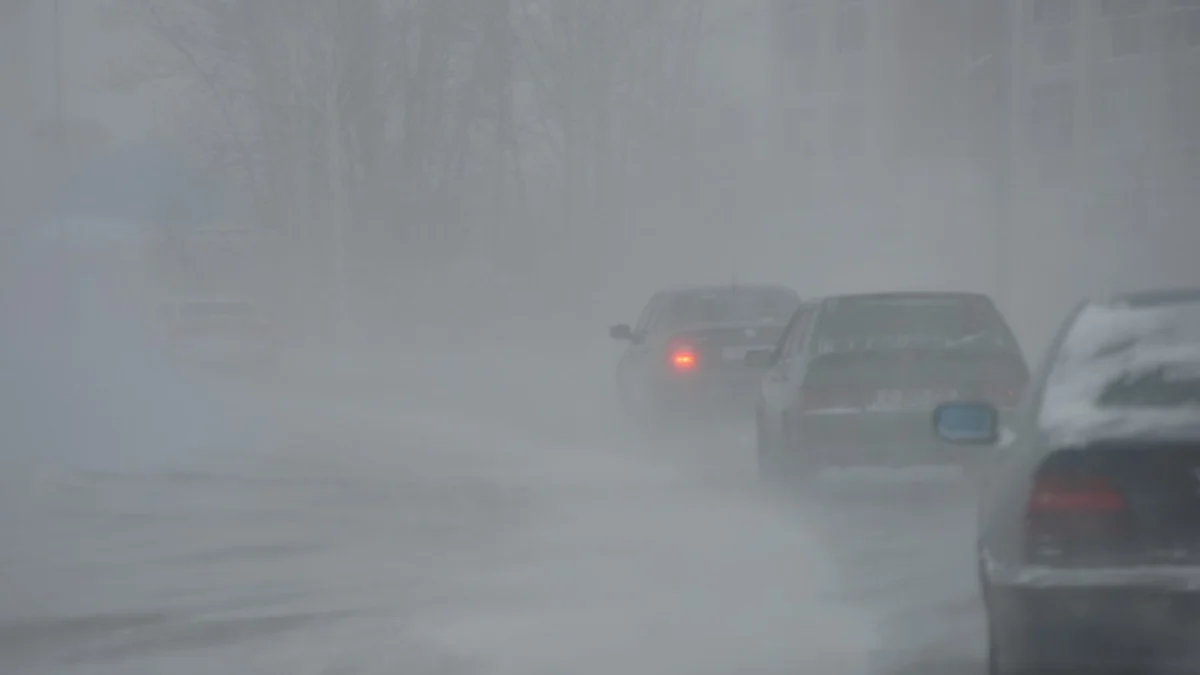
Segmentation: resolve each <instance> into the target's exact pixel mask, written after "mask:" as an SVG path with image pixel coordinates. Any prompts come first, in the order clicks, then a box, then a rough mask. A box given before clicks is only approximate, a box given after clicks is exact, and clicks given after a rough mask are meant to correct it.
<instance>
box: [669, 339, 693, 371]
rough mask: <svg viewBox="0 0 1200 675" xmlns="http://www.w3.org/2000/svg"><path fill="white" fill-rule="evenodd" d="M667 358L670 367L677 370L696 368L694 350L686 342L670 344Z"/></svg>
mask: <svg viewBox="0 0 1200 675" xmlns="http://www.w3.org/2000/svg"><path fill="white" fill-rule="evenodd" d="M668 360H669V362H670V364H671V368H673V369H674V370H676V371H678V372H688V371H692V370H695V369H696V365H697V363H698V359H697V358H696V350H695V349H693V348H692V346H691V345H688V344H682V343H681V344H675V345H672V347H671V350H670V356H669V357H668Z"/></svg>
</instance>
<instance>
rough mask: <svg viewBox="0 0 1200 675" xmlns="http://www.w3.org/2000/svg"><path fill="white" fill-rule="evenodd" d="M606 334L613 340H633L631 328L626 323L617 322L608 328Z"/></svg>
mask: <svg viewBox="0 0 1200 675" xmlns="http://www.w3.org/2000/svg"><path fill="white" fill-rule="evenodd" d="M608 336H609V337H610V338H612V339H614V340H625V341H627V342H633V329H632V328H630V327H629V324H627V323H622V324H618V325H616V326H613V327H612V328H609V329H608Z"/></svg>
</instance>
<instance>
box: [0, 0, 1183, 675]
mask: <svg viewBox="0 0 1200 675" xmlns="http://www.w3.org/2000/svg"><path fill="white" fill-rule="evenodd" d="M1027 4H1028V5H1029V7H1033V6H1035V5H1036V6H1038V7H1041V4H1042V3H1038V2H1034V3H1027ZM1053 4H1054V3H1053V0H1051V2H1048V3H1046V5H1047V6H1050V5H1053ZM1063 4H1064V6H1068V7H1070V8H1072V9H1071V10H1069V13H1068V15H1067V21H1066V23H1062V24H1061V25H1060V23H1059V22H1058V18H1059V15H1058V14H1056V13H1055V12H1054V10H1053V9H1045V8H1042V9H1037V10H1034V9H1027V10H1026V13H1024V14H1022V15H1021V17H1019V19H1017V20H1013V16H1012V15H1010V13H1009V10H1012V9H1013V8H1014V7H1015V6H1016V3H1015V2H1002V1H1001V0H987V1H975V2H968V1H966V0H893V1H891V2H876V1H854V0H842V1H841V2H833V1H831V0H807V1H805V0H722V1H720V2H711V1H707V0H637V1H634V0H621V1H617V0H610V1H608V2H592V1H588V0H458V1H457V2H450V1H449V0H438V1H434V0H355V1H354V2H331V1H323V0H57V2H56V1H54V0H4V2H3V3H0V103H2V107H3V114H2V115H0V224H2V225H3V228H2V229H0V274H2V275H3V279H2V281H0V311H2V312H3V316H2V320H0V326H2V327H3V328H2V331H3V334H4V335H3V339H2V340H0V364H3V367H2V370H0V372H2V373H3V377H2V378H0V402H2V405H0V437H2V438H3V442H2V443H0V481H2V483H3V488H2V489H0V542H3V546H2V547H0V671H2V672H4V673H13V674H14V675H35V674H36V675H42V674H50V673H54V674H56V675H57V674H74V673H81V674H82V673H87V674H89V675H90V674H97V673H98V674H103V673H113V674H116V673H121V674H123V675H128V674H131V673H168V672H169V673H176V674H179V675H185V674H192V673H195V674H208V673H227V672H245V673H281V674H282V673H288V674H290V675H294V674H297V673H313V674H318V673H320V674H323V675H332V674H334V673H338V674H343V673H344V674H350V673H356V674H357V673H385V672H386V673H397V672H401V673H405V674H406V675H408V674H412V675H420V674H424V673H429V674H431V675H432V674H435V673H436V674H439V675H441V674H446V675H458V674H463V675H468V674H470V675H473V674H475V673H481V674H492V673H497V674H507V673H514V674H515V673H522V674H529V673H534V674H538V673H545V674H546V675H558V674H562V673H581V674H584V675H588V674H591V673H597V674H599V673H613V672H621V673H628V674H643V673H644V674H646V675H673V674H676V673H678V674H683V673H689V674H692V675H695V674H705V673H713V674H716V673H733V672H737V673H740V674H741V675H759V674H763V675H766V674H769V675H776V674H782V673H853V674H859V673H899V672H907V669H912V670H911V672H921V673H934V672H943V671H944V672H947V673H960V672H961V673H974V672H983V670H982V668H983V666H982V661H981V658H982V657H981V653H982V651H981V650H982V646H981V645H982V628H981V626H982V619H981V618H980V616H979V611H978V607H977V604H976V600H975V598H974V586H973V581H974V579H973V574H974V572H973V567H972V564H973V563H972V560H971V536H972V535H971V530H970V527H971V517H972V508H973V506H972V504H973V502H972V501H971V500H970V495H964V494H958V493H953V494H950V495H949V496H947V495H946V494H943V488H936V487H930V486H931V485H938V484H939V483H938V481H939V476H936V475H933V476H930V475H925V474H912V473H908V474H904V475H886V476H879V475H873V474H872V475H867V476H857V477H855V476H851V477H847V478H846V479H845V480H842V481H833V482H832V483H831V485H830V487H829V490H831V491H833V492H835V493H836V494H837V498H838V499H839V502H838V503H840V504H842V506H843V507H844V508H840V509H839V511H838V512H837V513H835V514H832V515H831V514H827V513H813V512H812V511H811V510H810V509H808V508H806V507H804V506H803V505H797V504H792V503H780V502H778V501H776V500H773V499H769V498H767V497H766V496H765V495H764V493H763V491H762V490H760V489H759V487H758V486H757V485H756V482H755V478H754V471H753V434H752V430H751V429H750V428H749V426H747V425H728V426H723V427H720V428H718V429H715V430H714V429H711V428H708V427H705V428H704V429H702V430H701V429H697V430H696V431H695V432H694V433H687V432H686V431H685V432H683V433H680V434H676V435H671V436H670V437H666V438H657V439H648V438H646V437H645V436H644V435H641V434H639V433H637V432H636V431H635V430H634V429H632V428H630V426H629V425H628V423H627V422H626V420H625V418H624V417H622V416H621V415H620V413H619V409H618V406H617V404H616V397H615V392H614V388H613V374H612V370H613V364H614V363H615V361H616V359H617V357H618V355H619V353H620V352H619V350H620V345H619V344H617V343H614V342H612V341H610V340H608V338H607V335H606V330H607V327H608V326H609V325H610V324H615V323H621V322H630V323H631V322H632V321H633V320H634V319H635V318H636V315H637V312H639V311H640V310H641V308H642V306H643V305H644V303H645V301H646V300H647V299H648V298H649V297H650V295H651V294H652V293H653V292H654V291H656V290H658V289H659V288H660V287H665V286H676V285H686V284H692V283H715V284H724V283H736V282H776V283H781V284H784V285H788V286H791V287H794V288H795V289H797V290H798V291H799V292H800V293H801V295H803V296H805V297H818V296H821V295H825V294H830V293H841V292H850V291H867V290H908V289H944V290H968V291H982V292H986V293H988V294H990V295H991V296H992V297H993V298H994V299H995V300H996V301H997V303H998V304H999V305H1000V307H1001V309H1002V310H1003V311H1004V313H1005V314H1006V316H1007V317H1008V319H1009V321H1010V322H1011V323H1012V324H1013V326H1014V328H1015V329H1016V330H1017V332H1018V333H1019V336H1020V338H1021V340H1022V343H1023V347H1024V348H1025V350H1026V354H1027V357H1028V358H1029V360H1030V361H1031V362H1034V361H1036V360H1037V357H1038V356H1040V353H1041V350H1042V349H1043V348H1044V346H1045V345H1046V342H1047V341H1048V339H1049V337H1050V334H1051V331H1053V330H1054V329H1055V327H1056V326H1057V323H1058V321H1059V320H1060V319H1061V317H1062V315H1063V314H1064V313H1065V312H1066V311H1067V310H1068V309H1069V308H1070V307H1071V306H1072V305H1073V304H1074V303H1075V302H1076V301H1078V300H1079V299H1081V298H1083V297H1085V296H1094V295H1102V294H1105V293H1109V292H1112V291H1115V290H1124V289H1136V288H1146V287H1157V286H1174V285H1180V286H1182V285H1195V284H1197V283H1200V278H1198V273H1197V266H1196V262H1195V255H1196V252H1197V251H1198V250H1200V248H1198V246H1197V245H1198V244H1200V228H1197V227H1196V223H1195V215H1194V214H1195V213H1197V209H1198V207H1200V191H1198V190H1196V187H1197V185H1198V182H1197V181H1198V179H1200V162H1197V161H1196V159H1197V156H1198V154H1197V153H1198V152H1200V136H1198V135H1197V134H1196V132H1195V130H1194V128H1193V127H1194V124H1193V120H1194V119H1196V118H1197V117H1196V116H1197V113H1198V112H1200V98H1198V96H1197V94H1198V93H1200V61H1197V58H1198V57H1197V56H1196V52H1197V49H1200V46H1198V45H1200V36H1198V34H1197V31H1196V30H1195V26H1200V18H1197V17H1195V16H1193V15H1194V14H1196V13H1197V12H1198V11H1200V10H1196V9H1174V8H1175V7H1176V4H1179V5H1182V3H1175V4H1171V3H1169V2H1166V1H1165V0H1161V1H1159V2H1149V3H1145V4H1146V5H1147V7H1148V9H1146V10H1145V11H1144V12H1143V13H1139V10H1136V8H1135V9H1134V10H1131V11H1132V13H1131V14H1130V15H1129V16H1132V17H1133V18H1132V19H1130V18H1129V16H1125V15H1121V16H1119V17H1110V16H1107V15H1105V14H1103V11H1102V8H1101V3H1098V2H1091V1H1090V0H1074V1H1073V2H1072V1H1071V0H1066V2H1065V3H1063ZM1133 5H1137V3H1133ZM1133 5H1131V7H1132V6H1133ZM1106 6H1107V5H1106ZM1137 7H1140V5H1137ZM1014 11H1015V10H1014ZM1071 11H1073V13H1071ZM1043 12H1048V13H1045V14H1043ZM1038 22H1042V23H1038ZM1014 26H1020V30H1018V31H1014V30H1013V27H1014ZM1062 26H1066V27H1067V28H1066V29H1062ZM1129 26H1133V27H1132V28H1130V27H1129ZM1064 35H1065V36H1068V37H1067V38H1064V37H1063V36H1064ZM1071 35H1074V41H1071V40H1070V39H1069V36H1071ZM1089 36H1092V37H1089ZM1056 40H1066V43H1065V45H1064V44H1060V43H1059V42H1056ZM1088 45H1090V46H1088ZM1018 57H1019V58H1018ZM1014 64H1019V67H1016V68H1014ZM214 229H215V230H220V232H218V233H216V234H214V233H213V232H214ZM181 242H186V243H181ZM182 297H223V298H228V297H238V298H250V299H252V300H253V302H254V303H255V304H256V306H259V307H263V308H269V312H270V313H271V315H272V316H273V317H274V318H275V320H276V321H277V322H278V325H279V326H281V327H282V329H281V330H282V332H283V340H282V345H283V346H282V354H281V357H280V362H279V364H278V366H277V368H275V369H274V370H270V371H263V372H260V371H250V370H247V371H245V372H236V373H229V372H217V371H212V370H209V369H197V368H192V367H190V366H188V365H185V364H182V363H180V362H179V361H178V360H176V359H173V358H172V357H171V356H170V354H169V353H168V350H167V349H166V347H165V346H164V345H165V342H164V339H163V334H162V330H161V327H160V326H159V324H158V322H157V321H156V318H155V317H156V316H157V314H156V312H157V308H159V307H160V306H161V305H162V303H164V302H167V301H169V300H170V299H172V298H176V299H178V298H182ZM934 492H936V493H937V496H936V497H932V496H931V494H933V493H934ZM880 500H883V501H884V502H886V503H888V504H891V506H890V507H888V508H884V509H879V508H875V509H871V508H868V507H869V506H870V505H871V504H876V506H878V502H879V501H880ZM881 514H886V515H881Z"/></svg>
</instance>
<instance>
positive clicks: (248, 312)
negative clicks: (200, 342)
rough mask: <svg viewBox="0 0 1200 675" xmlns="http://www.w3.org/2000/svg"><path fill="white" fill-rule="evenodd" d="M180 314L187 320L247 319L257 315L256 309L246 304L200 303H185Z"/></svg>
mask: <svg viewBox="0 0 1200 675" xmlns="http://www.w3.org/2000/svg"><path fill="white" fill-rule="evenodd" d="M180 314H181V315H182V316H183V317H184V318H187V319H211V318H215V317H247V316H252V315H253V314H255V308H254V305H252V304H249V303H245V302H225V301H198V302H187V303H184V304H183V306H182V307H181V309H180Z"/></svg>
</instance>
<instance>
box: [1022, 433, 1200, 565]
mask: <svg viewBox="0 0 1200 675" xmlns="http://www.w3.org/2000/svg"><path fill="white" fill-rule="evenodd" d="M1026 529H1027V536H1026V544H1027V554H1028V556H1029V558H1030V560H1031V562H1034V563H1043V564H1050V565H1066V566H1072V565H1085V566H1089V565H1090V566H1094V565H1112V564H1121V565H1128V564H1137V565H1196V564H1200V443H1192V442H1187V443H1184V442H1147V441H1127V442H1113V441H1106V442H1104V443H1099V444H1094V445H1092V446H1090V447H1088V448H1086V449H1083V450H1061V451H1058V452H1055V453H1052V454H1051V455H1049V456H1048V457H1047V458H1046V459H1045V460H1044V461H1043V462H1042V464H1041V465H1040V466H1039V468H1038V470H1037V472H1036V474H1035V477H1034V482H1033V486H1032V489H1031V493H1030V500H1029V506H1028V512H1027V514H1026Z"/></svg>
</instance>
